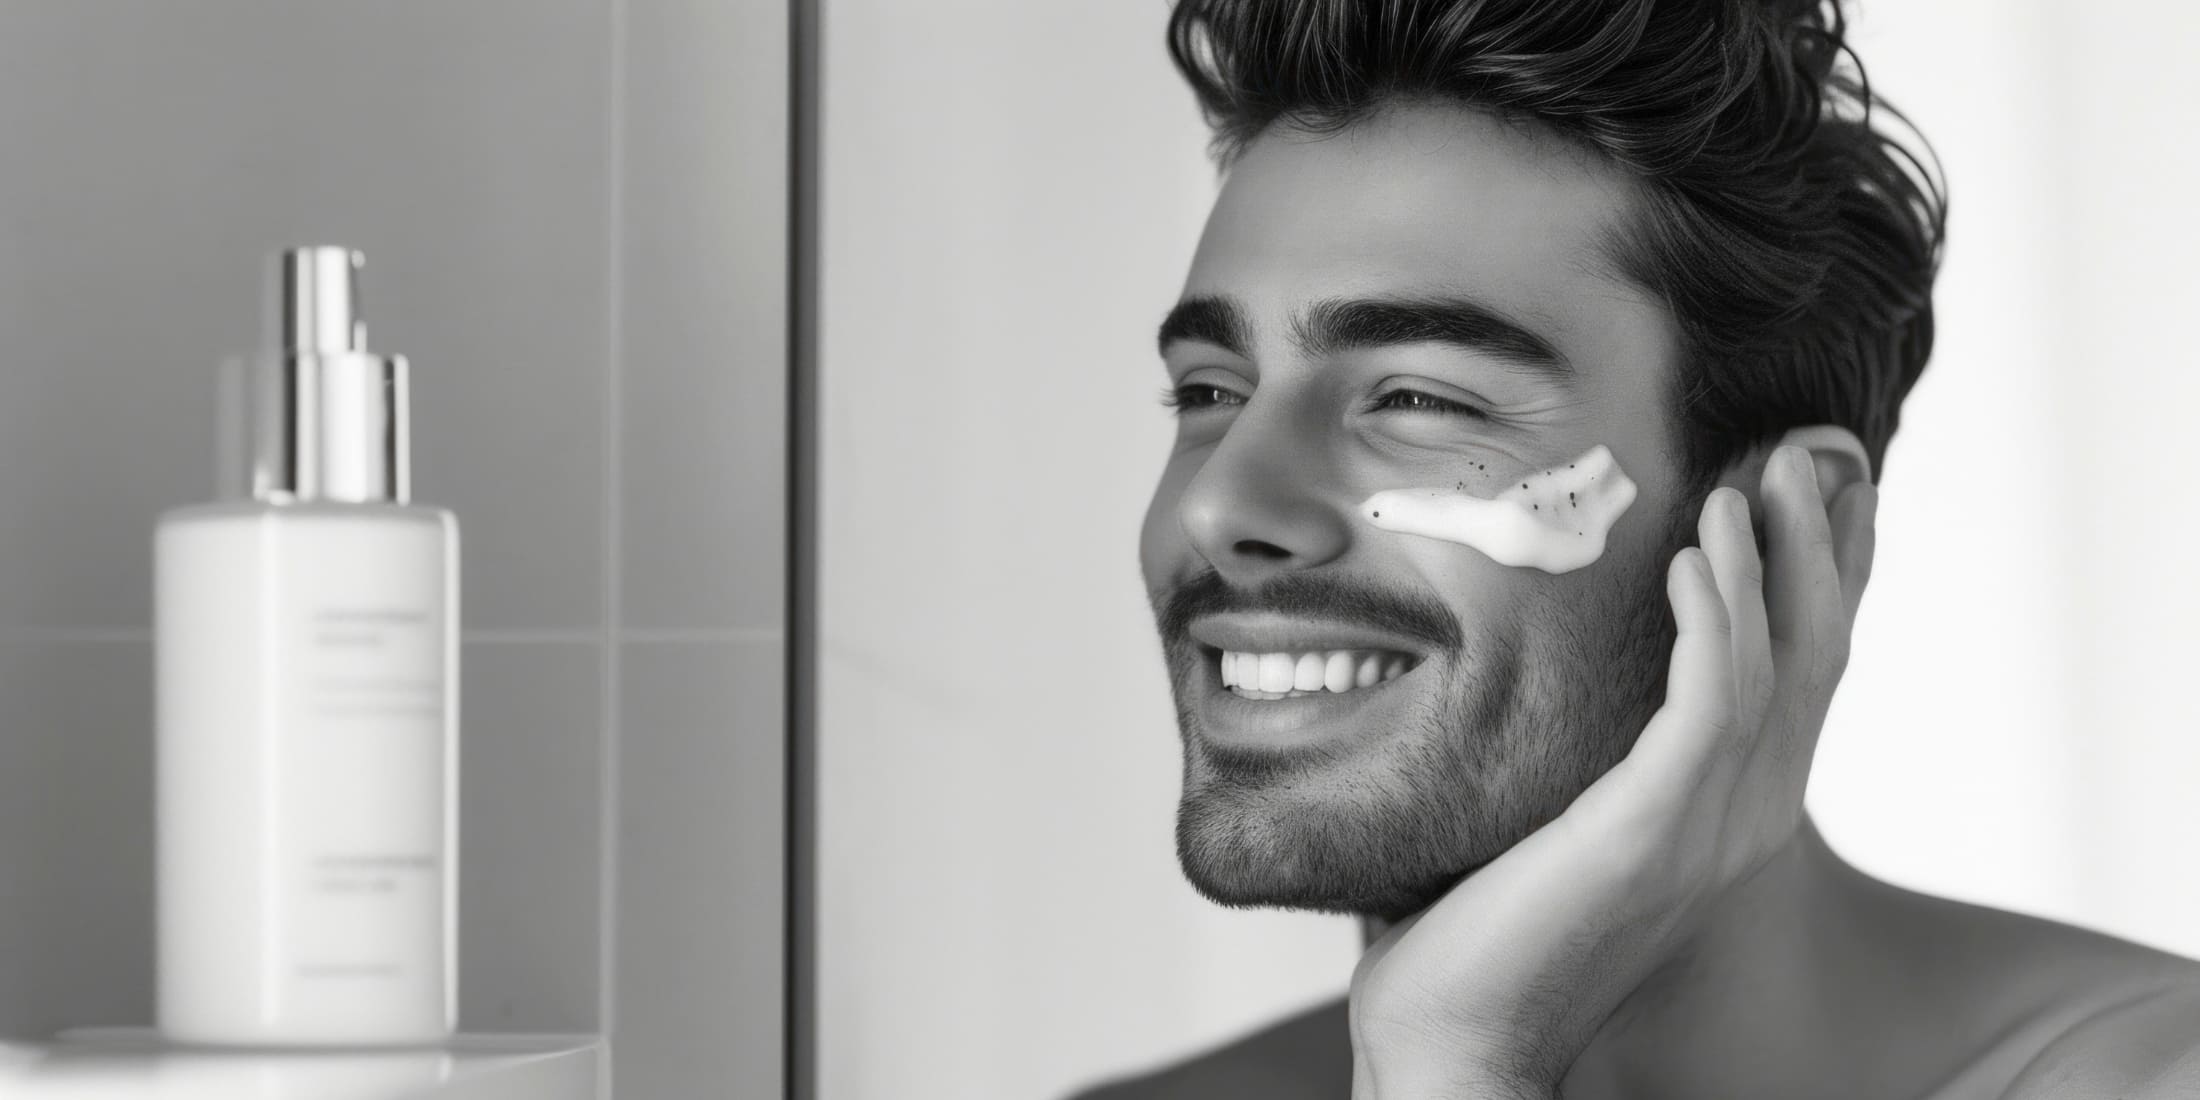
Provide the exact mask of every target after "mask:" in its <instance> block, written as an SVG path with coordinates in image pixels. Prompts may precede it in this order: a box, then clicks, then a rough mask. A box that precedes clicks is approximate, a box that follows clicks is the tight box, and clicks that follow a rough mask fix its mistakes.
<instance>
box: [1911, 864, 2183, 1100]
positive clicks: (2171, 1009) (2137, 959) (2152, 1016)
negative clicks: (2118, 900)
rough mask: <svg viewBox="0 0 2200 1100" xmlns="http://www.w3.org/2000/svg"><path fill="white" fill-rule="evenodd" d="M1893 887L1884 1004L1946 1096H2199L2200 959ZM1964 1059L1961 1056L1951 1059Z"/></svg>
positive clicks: (2033, 1099) (2141, 1099)
mask: <svg viewBox="0 0 2200 1100" xmlns="http://www.w3.org/2000/svg"><path fill="white" fill-rule="evenodd" d="M1881 885H1882V887H1883V892H1882V894H1881V899H1882V902H1883V904H1882V905H1881V906H1880V907H1879V908H1878V909H1877V910H1876V912H1877V913H1878V916H1877V918H1876V919H1875V923H1876V924H1877V925H1878V932H1879V936H1880V942H1883V943H1890V944H1894V945H1896V947H1895V950H1894V952H1893V955H1892V956H1891V957H1890V959H1889V960H1888V962H1889V963H1890V964H1891V966H1892V967H1893V968H1894V969H1895V970H1896V971H1898V972H1899V973H1900V974H1901V975H1903V977H1904V981H1903V982H1902V983H1901V984H1900V985H1899V986H1898V987H1897V988H1900V989H1902V990H1904V991H1905V992H1904V994H1903V995H1902V996H1901V997H1900V998H1899V999H1898V1000H1896V1001H1894V1002H1890V1003H1887V1004H1885V1006H1884V1009H1885V1011H1886V1012H1887V1013H1888V1015H1889V1016H1890V1017H1891V1018H1894V1019H1897V1020H1899V1021H1900V1022H1901V1024H1902V1026H1901V1027H1900V1028H1899V1029H1897V1030H1896V1031H1895V1032H1893V1033H1891V1035H1894V1036H1903V1038H1889V1039H1887V1041H1890V1042H1893V1043H1895V1044H1897V1045H1903V1044H1908V1045H1909V1047H1910V1049H1909V1050H1908V1054H1909V1056H1910V1059H1911V1061H1910V1064H1912V1065H1917V1066H1933V1065H1938V1066H1940V1067H1941V1068H1940V1070H1939V1071H1938V1072H1937V1073H1933V1074H1921V1076H1926V1077H1928V1079H1930V1078H1932V1077H1938V1078H1939V1079H1940V1081H1941V1085H1940V1087H1938V1088H1936V1089H1933V1090H1931V1091H1930V1093H1929V1095H1931V1096H1932V1097H1934V1098H1935V1100H1985V1098H1992V1100H2041V1098H2046V1097H2055V1098H2058V1100H2063V1098H2082V1097H2124V1098H2128V1100H2152V1098H2156V1097H2173V1096H2174V1097H2185V1098H2191V1100H2200V1072H2196V1071H2200V1053H2196V1052H2200V961H2196V960H2193V959H2189V958H2185V957H2182V956H2179V955H2175V954H2172V953H2170V952H2167V951H2162V950H2159V949H2156V948H2153V947H2149V946H2147V945H2144V944H2140V943H2136V942H2133V941H2131V940H2126V939H2121V938H2119V937H2116V936H2112V935H2108V934H2105V933H2102V932H2098V931H2095V930H2092V929H2088V928H2082V927H2079V926H2076V925H2071V924H2065V923H2062V922H2060V921H2055V920H2049V919H2046V918H2043V917H2038V916H2031V915H2026V914H2020V913H2015V912H2011V911H2008V910H2002V909H1994V908H1990V907H1986V906H1980V905H1974V904H1971V903H1967V902H1960V901H1955V900H1953V899H1949V898H1942V897H1934V896H1931V895H1926V894H1919V893H1915V892H1912V891H1908V890H1903V889H1900V888H1895V887H1886V886H1885V885H1884V884H1881ZM1951 1066H1952V1067H1954V1068H1953V1069H1952V1070H1951V1069H1950V1067H1951Z"/></svg>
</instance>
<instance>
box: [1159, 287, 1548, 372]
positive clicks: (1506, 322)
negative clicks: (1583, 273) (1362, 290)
mask: <svg viewBox="0 0 2200 1100" xmlns="http://www.w3.org/2000/svg"><path fill="white" fill-rule="evenodd" d="M1291 339H1292V341H1293V342H1294V343H1296V344H1297V345H1298V347H1299V350H1300V351H1301V352H1302V353H1304V354H1305V355H1307V356H1309V357H1311V358H1321V357H1323V356H1327V355H1334V354H1336V353H1337V352H1340V351H1344V350H1347V349H1350V348H1373V347H1385V346H1390V345H1395V344H1424V343H1429V344H1449V345H1451V346H1453V347H1457V348H1463V349H1465V350H1467V351H1473V352H1480V353H1482V354H1484V355H1488V356H1491V357H1493V358H1496V359H1500V360H1503V361H1505V362H1507V363H1510V364H1512V365H1514V366H1517V367H1520V368H1522V369H1523V370H1525V371H1527V372H1528V373H1529V374H1533V375H1536V376H1538V377H1540V378H1543V379H1545V380H1546V381H1551V382H1555V383H1558V384H1560V385H1570V384H1572V383H1573V381H1574V368H1573V364H1572V363H1570V362H1568V361H1567V359H1566V357H1565V356H1564V355H1562V354H1560V353H1559V351H1558V349H1557V348H1556V347H1554V346H1552V344H1551V342H1550V341H1549V340H1546V339H1544V338H1543V337H1542V336H1540V335H1537V334H1536V333H1535V332H1533V331H1531V330H1529V329H1528V328H1526V327H1524V326H1522V325H1521V324H1520V323H1519V322H1516V321H1514V320H1512V319H1510V318H1508V317H1506V316H1505V315H1503V314H1501V313H1499V312H1497V311H1496V310H1494V309H1491V308H1490V307H1488V306H1485V305H1483V304H1481V303H1480V302H1476V301H1474V300H1472V299H1470V298H1458V297H1433V298H1325V299H1323V300H1321V301H1319V302H1316V303H1315V304H1314V305H1313V307H1312V308H1311V309H1309V310H1307V312H1306V313H1305V315H1303V316H1301V317H1299V318H1297V319H1295V320H1294V321H1293V322H1292V326H1291ZM1181 340H1199V341H1202V342H1205V343H1209V344H1213V345H1215V346H1217V347H1220V348H1222V349H1224V350H1226V351H1229V352H1231V353H1232V354H1235V355H1240V356H1244V357H1246V358H1251V353H1250V351H1249V350H1248V349H1249V348H1250V347H1251V345H1252V340H1251V326H1250V325H1248V324H1247V323H1246V320H1245V311H1244V310H1242V309H1240V308H1239V307H1238V304H1237V302H1236V300H1235V299H1232V298H1229V297H1225V296H1221V295H1201V296H1198V297H1192V298H1186V299H1184V300H1183V301H1181V302H1178V303H1177V304H1176V306H1175V308H1173V309H1171V310H1169V315H1168V317H1166V318H1164V319H1163V320H1162V322H1161V332H1160V335H1159V337H1158V342H1159V344H1160V348H1161V353H1162V354H1163V355H1166V354H1168V351H1169V346H1170V345H1172V344H1175V343H1177V342H1178V341H1181Z"/></svg>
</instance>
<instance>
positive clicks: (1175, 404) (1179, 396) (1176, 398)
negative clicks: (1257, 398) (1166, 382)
mask: <svg viewBox="0 0 2200 1100" xmlns="http://www.w3.org/2000/svg"><path fill="white" fill-rule="evenodd" d="M1244 403H1245V399H1244V398H1242V397H1239V396H1238V395H1237V394H1234V393H1231V392H1230V391H1229V390H1226V389H1223V388H1222V387H1221V386H1213V385H1208V384H1206V383H1194V384H1192V385H1188V386H1177V387H1174V388H1172V389H1165V390H1162V391H1161V404H1162V405H1164V406H1166V407H1168V408H1171V409H1175V410H1176V413H1177V415H1178V416H1182V415H1184V414H1185V413H1188V412H1197V411H1199V410H1201V409H1211V408H1214V407H1215V406H1217V405H1242V404H1244Z"/></svg>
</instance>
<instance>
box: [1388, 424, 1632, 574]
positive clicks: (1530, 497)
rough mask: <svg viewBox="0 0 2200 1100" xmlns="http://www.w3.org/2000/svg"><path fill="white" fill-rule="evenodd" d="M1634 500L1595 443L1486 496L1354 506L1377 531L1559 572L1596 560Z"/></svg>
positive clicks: (1413, 495)
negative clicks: (1437, 541)
mask: <svg viewBox="0 0 2200 1100" xmlns="http://www.w3.org/2000/svg"><path fill="white" fill-rule="evenodd" d="M1634 502H1635V483H1634V482H1633V481H1631V480H1629V479H1628V477H1627V473H1626V471H1624V470H1622V469H1620V468H1619V460H1618V459H1616V458H1614V457H1612V452H1611V450H1610V449H1609V448H1607V447H1605V446H1604V445H1603V444H1601V443H1599V444H1597V445H1596V446H1594V447H1591V448H1589V450H1588V452H1587V453H1585V454H1583V455H1581V456H1580V457H1578V458H1574V459H1571V460H1568V461H1567V462H1566V463H1565V464H1563V465H1560V466H1555V467H1552V468H1550V469H1548V470H1544V471H1541V472H1539V473H1535V474H1532V475H1529V476H1525V477H1522V478H1520V479H1519V480H1517V481H1513V482H1511V483H1510V484H1508V485H1506V487H1505V488H1504V490H1503V491H1502V492H1500V493H1498V494H1497V496H1495V497H1493V498H1492V497H1478V496H1474V495H1473V494H1471V493H1468V492H1466V491H1464V490H1462V489H1445V488H1429V489H1386V490H1384V491H1382V492H1379V493H1376V494H1375V495H1374V496H1371V497H1369V498H1367V499H1366V500H1364V501H1362V502H1360V516H1361V517H1362V518H1364V519H1366V520H1367V521H1368V522H1369V523H1371V524H1374V525H1375V526H1376V527H1379V528H1382V529H1383V530H1385V531H1397V532H1400V533H1402V534H1408V535H1420V536H1422V537H1424V538H1433V539H1442V540H1444V541H1445V542H1455V543H1458V544H1460V545H1461V546H1468V547H1472V548H1473V549H1475V550H1479V551H1481V552H1482V554H1483V555H1484V556H1486V557H1488V558H1489V559H1490V560H1491V561H1494V562H1497V563H1498V564H1500V565H1511V566H1518V567H1523V568H1533V569H1541V570H1543V571H1544V572H1546V573H1566V572H1570V571H1572V570H1575V569H1579V568H1581V567H1582V566H1584V565H1588V564H1589V563H1590V562H1593V561H1595V560H1597V559H1598V558H1600V557H1603V556H1604V544H1605V536H1606V535H1608V534H1610V533H1611V530H1612V525H1613V524H1614V523H1617V522H1619V517H1620V515H1621V514H1622V513H1624V512H1626V511H1627V506H1628V505H1630V504H1633V503H1634Z"/></svg>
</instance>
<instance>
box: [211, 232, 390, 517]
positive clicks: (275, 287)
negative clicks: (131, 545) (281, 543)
mask: <svg viewBox="0 0 2200 1100" xmlns="http://www.w3.org/2000/svg"><path fill="white" fill-rule="evenodd" d="M365 263H366V258H365V257H364V256H362V255H360V254H359V252H358V251H357V250H354V249H350V248H342V247H337V246H332V245H317V246H311V247H304V248H292V249H286V250H284V251H282V252H279V253H276V254H275V255H274V256H273V257H272V258H271V262H270V263H269V265H268V273H267V274H268V277H267V300H268V302H269V304H270V306H271V307H272V308H270V309H269V310H268V312H267V314H266V319H267V324H266V331H265V335H264V337H263V348H264V350H263V351H262V352H261V353H260V354H258V355H256V356H252V357H249V358H242V359H232V360H230V361H229V362H227V363H225V364H224V370H225V376H224V379H223V383H224V394H223V402H222V404H223V415H224V417H225V419H227V420H228V421H229V423H227V424H225V425H224V430H223V433H222V437H223V439H224V441H225V445H226V446H228V447H229V448H230V449H229V451H228V452H227V453H225V454H224V455H223V457H222V463H221V465H222V471H221V475H222V481H223V485H222V495H223V496H225V497H237V496H247V497H252V498H255V499H259V500H265V501H272V502H285V501H312V500H327V501H347V502H368V501H389V502H397V503H402V502H404V501H406V500H408V499H409V498H410V497H411V488H412V487H411V469H410V466H411V461H410V454H409V452H410V450H411V447H410V440H409V438H408V431H409V425H408V423H407V421H408V419H409V415H408V414H409V410H408V407H407V406H408V405H409V403H410V402H409V400H408V394H407V390H406V363H405V358H404V357H403V356H401V355H377V354H375V353H373V352H370V351H368V350H367V322H366V318H365V317H364V316H363V314H362V312H361V310H360V281H361V280H360V274H361V271H362V269H363V268H364V266H365Z"/></svg>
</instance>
